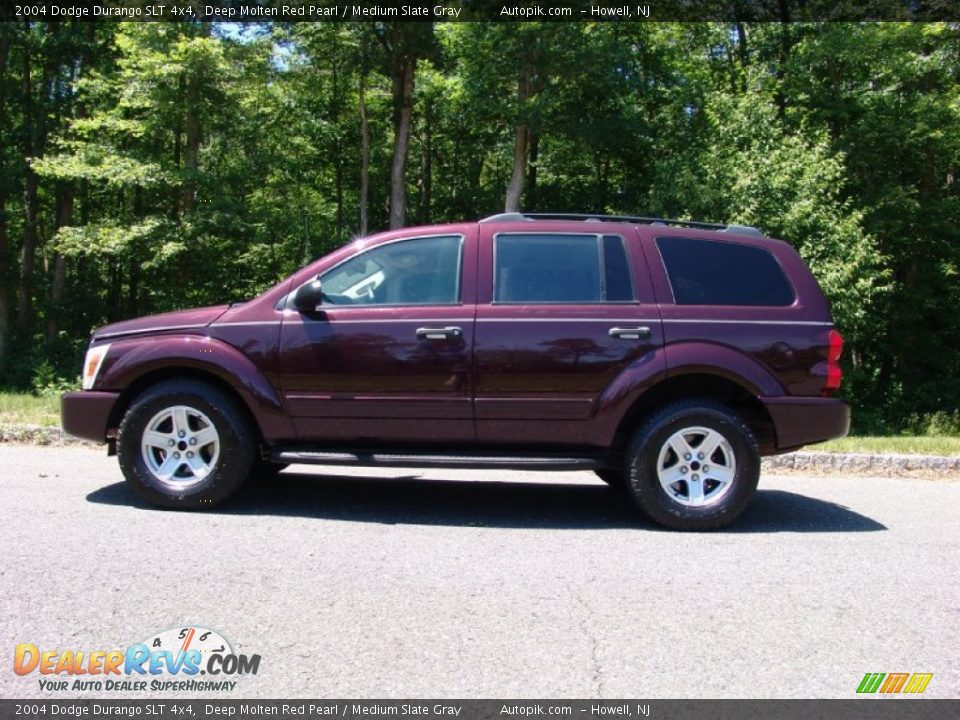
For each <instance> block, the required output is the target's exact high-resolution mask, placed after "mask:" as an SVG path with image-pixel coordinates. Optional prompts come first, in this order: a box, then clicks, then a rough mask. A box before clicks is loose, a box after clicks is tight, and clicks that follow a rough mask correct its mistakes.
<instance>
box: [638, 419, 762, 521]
mask: <svg viewBox="0 0 960 720" xmlns="http://www.w3.org/2000/svg"><path fill="white" fill-rule="evenodd" d="M699 429H703V430H706V431H708V432H707V433H699V432H698V430H699ZM686 430H690V431H691V432H690V433H689V434H688V433H686V432H684V433H683V434H682V435H680V438H681V439H682V440H683V441H687V446H688V447H689V449H690V450H692V451H693V452H692V453H691V455H692V457H689V458H687V457H678V455H677V454H676V452H675V450H674V445H675V444H677V442H675V443H673V444H670V443H668V441H669V440H670V439H671V438H674V437H675V436H676V435H677V433H680V431H686ZM711 432H712V433H717V434H719V436H720V437H722V439H723V440H724V441H725V443H726V444H722V443H721V444H720V445H718V446H717V449H716V450H715V451H714V452H713V453H712V454H711V456H710V457H709V458H704V459H699V458H698V456H699V453H698V452H697V449H698V447H700V443H704V442H707V438H708V437H710V438H712V439H714V441H715V439H716V437H717V435H713V434H710V433H711ZM690 443H694V444H692V445H691V444H690ZM680 444H681V446H682V443H680ZM707 450H708V449H707V448H705V449H704V451H705V452H706V451H707ZM661 452H663V455H662V456H661ZM685 455H686V454H685ZM678 460H679V461H680V463H685V464H682V465H677V464H676V462H677V461H678ZM710 462H713V463H714V466H713V467H712V468H711V467H710V465H709V464H708V463H710ZM704 465H706V467H707V472H703V471H702V468H703V466H704ZM661 466H662V468H663V470H664V475H665V482H669V479H670V478H672V477H674V476H676V475H678V474H680V473H681V471H683V474H682V478H681V479H679V480H677V481H676V483H673V484H669V485H668V486H667V487H664V485H662V484H661V482H660V479H659V476H658V469H660V467H661ZM625 469H626V472H627V478H628V483H627V491H628V492H629V494H630V496H631V498H632V499H633V502H634V503H635V504H636V505H637V507H639V508H640V510H642V511H643V513H644V514H645V515H647V516H648V517H649V518H650V519H651V520H653V521H654V522H656V523H658V524H660V525H663V526H665V527H669V528H673V529H676V530H712V529H715V528H719V527H722V526H724V525H727V524H728V523H731V522H733V520H735V519H736V518H737V517H738V516H739V515H740V513H742V512H743V510H744V509H745V508H746V506H747V503H749V502H750V499H751V498H752V497H753V494H754V492H755V491H756V489H757V481H758V480H759V478H760V453H759V450H758V447H757V441H756V438H755V437H754V436H753V433H752V432H751V430H750V428H749V427H748V426H747V425H746V423H744V422H743V420H741V419H740V418H739V417H738V416H737V415H736V414H735V413H734V412H733V411H732V410H730V408H728V407H726V406H725V405H722V404H720V403H717V402H714V401H711V400H684V401H680V402H676V403H673V404H671V405H668V406H666V407H664V408H662V409H661V410H659V411H658V412H656V413H655V414H654V415H653V416H652V417H650V418H649V419H648V420H647V421H646V422H645V423H644V424H643V426H642V427H640V429H639V430H637V432H636V434H635V435H634V438H633V442H632V443H631V445H630V449H629V452H628V453H627V457H626V462H625ZM694 473H696V475H695V474H694ZM720 473H723V474H722V475H721V474H720ZM701 475H702V477H701ZM711 476H712V477H713V478H717V479H711ZM725 477H729V478H732V479H731V480H729V481H724V480H723V479H722V478H725ZM694 488H695V489H694ZM711 494H712V498H711ZM698 501H699V502H702V503H703V504H701V505H697V504H690V503H691V502H692V503H696V502H698Z"/></svg>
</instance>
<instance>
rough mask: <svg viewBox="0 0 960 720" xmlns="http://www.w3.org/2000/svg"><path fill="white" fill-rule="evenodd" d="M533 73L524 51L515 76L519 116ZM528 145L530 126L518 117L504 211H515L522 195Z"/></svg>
mask: <svg viewBox="0 0 960 720" xmlns="http://www.w3.org/2000/svg"><path fill="white" fill-rule="evenodd" d="M532 75H533V63H532V62H531V57H530V53H529V52H525V53H524V56H523V60H522V61H521V63H520V73H519V75H518V76H517V112H518V113H519V114H520V116H521V118H522V117H523V114H524V113H525V111H526V105H527V100H528V99H529V97H530V77H531V76H532ZM529 146H530V128H529V127H528V126H527V123H526V121H525V120H523V119H520V120H519V121H518V123H517V126H516V128H515V129H514V133H513V173H512V174H511V175H510V184H509V185H507V197H506V200H505V202H504V206H503V209H504V211H505V212H517V211H518V210H519V209H520V199H521V197H522V196H523V184H524V180H525V179H526V176H527V150H528V148H529Z"/></svg>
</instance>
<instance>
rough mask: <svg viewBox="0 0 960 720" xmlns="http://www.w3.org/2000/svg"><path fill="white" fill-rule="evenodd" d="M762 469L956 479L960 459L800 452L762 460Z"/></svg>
mask: <svg viewBox="0 0 960 720" xmlns="http://www.w3.org/2000/svg"><path fill="white" fill-rule="evenodd" d="M763 468H764V470H768V471H774V472H776V471H785V470H786V471H792V472H810V471H815V472H833V473H857V474H890V473H895V474H896V473H913V472H926V473H930V472H933V473H947V474H950V475H956V476H958V477H960V457H956V456H944V455H895V454H888V455H879V454H871V453H828V452H803V451H801V452H794V453H788V454H787V455H775V456H773V457H767V458H764V459H763Z"/></svg>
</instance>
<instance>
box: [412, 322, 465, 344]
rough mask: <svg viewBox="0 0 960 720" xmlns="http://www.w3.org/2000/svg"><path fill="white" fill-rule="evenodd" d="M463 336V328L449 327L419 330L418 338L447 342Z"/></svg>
mask: <svg viewBox="0 0 960 720" xmlns="http://www.w3.org/2000/svg"><path fill="white" fill-rule="evenodd" d="M461 335H463V328H459V327H455V326H453V325H448V326H447V327H422V328H417V337H418V338H420V339H421V340H447V339H449V338H457V337H460V336H461Z"/></svg>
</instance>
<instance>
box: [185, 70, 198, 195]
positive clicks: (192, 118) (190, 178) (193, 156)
mask: <svg viewBox="0 0 960 720" xmlns="http://www.w3.org/2000/svg"><path fill="white" fill-rule="evenodd" d="M193 85H194V82H193V81H188V83H187V86H188V99H187V119H186V131H187V137H186V145H185V147H184V152H183V164H184V169H185V170H186V180H185V181H184V183H183V191H182V192H181V194H180V207H181V208H183V211H184V212H188V213H189V212H193V210H194V209H196V206H197V168H198V167H199V160H200V135H201V133H200V130H201V129H200V113H199V111H198V109H197V107H196V103H197V102H198V101H199V98H196V97H194V90H193V87H192V86H193Z"/></svg>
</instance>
